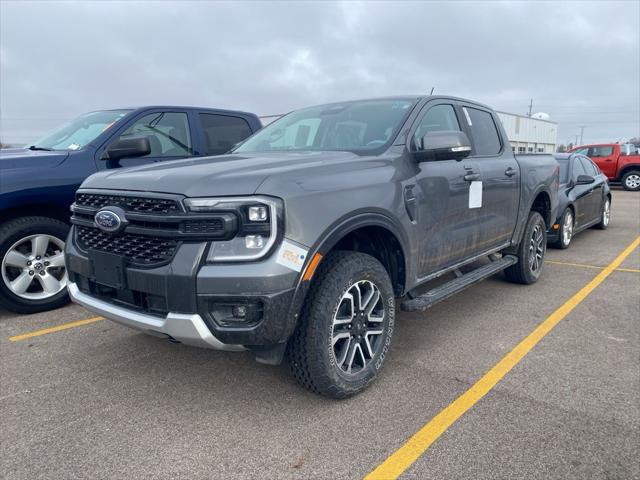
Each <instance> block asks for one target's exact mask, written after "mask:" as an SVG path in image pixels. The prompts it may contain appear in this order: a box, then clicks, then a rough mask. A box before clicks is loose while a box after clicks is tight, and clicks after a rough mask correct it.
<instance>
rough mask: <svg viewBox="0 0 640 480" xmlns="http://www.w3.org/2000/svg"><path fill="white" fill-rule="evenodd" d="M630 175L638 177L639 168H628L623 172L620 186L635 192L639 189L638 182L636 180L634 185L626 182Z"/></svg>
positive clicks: (639, 173) (639, 174)
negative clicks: (628, 169)
mask: <svg viewBox="0 0 640 480" xmlns="http://www.w3.org/2000/svg"><path fill="white" fill-rule="evenodd" d="M632 175H633V176H634V178H637V177H640V170H630V171H628V172H627V173H625V174H624V175H623V176H622V179H621V182H622V188H624V189H625V190H628V191H630V192H637V191H639V190H640V184H638V183H637V182H636V185H635V186H630V185H627V182H628V181H629V177H631V176H632Z"/></svg>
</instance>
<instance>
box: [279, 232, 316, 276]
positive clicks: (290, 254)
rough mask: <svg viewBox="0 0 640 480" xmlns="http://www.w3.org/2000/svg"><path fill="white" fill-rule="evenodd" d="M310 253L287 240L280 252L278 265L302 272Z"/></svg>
mask: <svg viewBox="0 0 640 480" xmlns="http://www.w3.org/2000/svg"><path fill="white" fill-rule="evenodd" d="M308 252H309V250H305V249H304V248H300V247H299V246H298V245H295V244H293V243H291V242H289V241H287V240H285V241H284V242H282V246H281V247H280V250H278V256H277V257H276V263H279V264H280V265H284V266H285V267H287V268H290V269H291V270H295V271H296V272H299V271H300V270H302V266H303V265H304V261H305V259H306V258H307V253H308Z"/></svg>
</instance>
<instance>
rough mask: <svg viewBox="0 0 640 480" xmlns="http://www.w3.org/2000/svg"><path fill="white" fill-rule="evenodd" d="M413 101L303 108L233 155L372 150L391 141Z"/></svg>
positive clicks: (243, 145) (279, 121)
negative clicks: (297, 151)
mask: <svg viewBox="0 0 640 480" xmlns="http://www.w3.org/2000/svg"><path fill="white" fill-rule="evenodd" d="M414 104H415V100H413V99H411V100H409V99H406V100H404V99H400V100H397V99H396V100H391V99H387V100H363V101H357V102H347V103H337V104H332V105H322V106H319V107H311V108H305V109H304V110H298V111H295V112H292V113H290V114H288V115H286V116H284V117H282V118H280V119H279V120H276V121H275V122H273V123H271V124H269V125H268V126H266V127H265V128H263V129H262V130H260V131H259V132H258V133H256V134H255V135H254V136H252V137H250V138H249V139H248V140H247V141H246V142H244V143H243V144H241V145H240V146H239V147H238V148H236V150H234V152H235V153H244V152H271V151H283V150H320V151H326V150H346V151H352V152H361V151H362V152H364V151H368V150H375V149H377V148H380V147H382V146H383V145H385V144H387V142H389V141H391V140H392V139H393V137H394V136H395V134H396V133H397V131H398V129H399V128H400V126H401V125H402V121H403V120H404V118H405V117H406V116H407V114H408V113H409V112H410V111H411V107H412V106H413V105H414Z"/></svg>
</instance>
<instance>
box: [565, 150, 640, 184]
mask: <svg viewBox="0 0 640 480" xmlns="http://www.w3.org/2000/svg"><path fill="white" fill-rule="evenodd" d="M568 152H571V153H573V152H575V153H579V154H580V155H586V156H587V157H589V158H590V159H591V160H593V162H594V163H595V164H596V165H597V166H598V168H599V169H600V170H601V171H602V173H604V174H605V175H606V176H607V178H608V179H609V181H611V182H620V183H622V187H623V188H624V189H625V190H631V191H638V190H640V155H639V154H638V153H637V151H636V149H635V147H634V145H632V144H619V143H604V144H594V145H579V146H576V147H573V148H572V149H570V150H568Z"/></svg>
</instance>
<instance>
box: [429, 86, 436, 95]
mask: <svg viewBox="0 0 640 480" xmlns="http://www.w3.org/2000/svg"><path fill="white" fill-rule="evenodd" d="M435 89H436V87H431V92H430V93H429V95H433V91H434V90H435Z"/></svg>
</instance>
